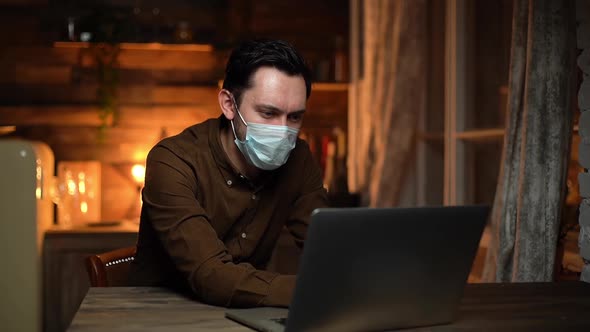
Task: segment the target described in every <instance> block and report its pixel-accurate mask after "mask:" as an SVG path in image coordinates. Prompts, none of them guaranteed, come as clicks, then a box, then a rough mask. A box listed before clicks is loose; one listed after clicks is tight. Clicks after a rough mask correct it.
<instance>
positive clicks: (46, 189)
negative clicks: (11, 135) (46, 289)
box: [0, 139, 54, 331]
mask: <svg viewBox="0 0 590 332" xmlns="http://www.w3.org/2000/svg"><path fill="white" fill-rule="evenodd" d="M53 175H54V156H53V152H52V151H51V149H50V148H49V147H48V146H47V145H45V144H43V143H37V142H30V141H24V140H16V139H2V140H0V262H1V263H0V266H1V267H0V330H3V331H41V329H42V308H43V294H42V293H43V290H42V283H43V278H42V275H43V268H42V266H43V265H42V248H43V237H44V233H45V230H46V229H47V228H49V227H50V226H51V225H52V224H53V218H54V216H53V203H52V200H51V197H50V196H51V195H50V190H51V184H52V179H53Z"/></svg>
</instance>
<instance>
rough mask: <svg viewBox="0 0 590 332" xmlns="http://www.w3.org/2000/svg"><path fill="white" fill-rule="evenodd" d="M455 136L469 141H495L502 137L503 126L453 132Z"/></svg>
mask: <svg viewBox="0 0 590 332" xmlns="http://www.w3.org/2000/svg"><path fill="white" fill-rule="evenodd" d="M454 136H455V138H457V139H460V140H464V141H469V142H481V141H496V140H499V139H503V138H504V128H492V129H475V130H467V131H462V132H458V133H455V135H454Z"/></svg>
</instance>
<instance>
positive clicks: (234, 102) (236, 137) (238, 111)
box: [228, 91, 248, 140]
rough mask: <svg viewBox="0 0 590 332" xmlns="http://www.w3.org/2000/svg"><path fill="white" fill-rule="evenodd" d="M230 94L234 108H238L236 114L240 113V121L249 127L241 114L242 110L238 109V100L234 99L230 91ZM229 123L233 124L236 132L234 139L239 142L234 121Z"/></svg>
mask: <svg viewBox="0 0 590 332" xmlns="http://www.w3.org/2000/svg"><path fill="white" fill-rule="evenodd" d="M228 93H229V95H230V97H231V100H232V102H233V104H234V107H235V108H236V112H237V113H238V116H239V117H240V120H242V123H244V126H246V127H248V124H247V123H246V121H245V120H244V118H243V117H242V114H240V109H239V108H238V104H237V103H236V99H235V98H234V95H233V93H231V92H229V91H228ZM229 123H230V124H231V130H232V131H233V132H234V138H235V139H238V140H239V138H238V135H236V128H235V127H234V121H233V120H232V121H230V122H229Z"/></svg>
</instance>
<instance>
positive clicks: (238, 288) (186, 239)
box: [143, 146, 295, 307]
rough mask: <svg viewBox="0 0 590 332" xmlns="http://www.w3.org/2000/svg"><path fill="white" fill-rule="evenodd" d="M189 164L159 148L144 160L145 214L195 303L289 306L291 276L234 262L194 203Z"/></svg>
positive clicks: (167, 150) (193, 187)
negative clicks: (192, 295)
mask: <svg viewBox="0 0 590 332" xmlns="http://www.w3.org/2000/svg"><path fill="white" fill-rule="evenodd" d="M197 185H198V184H197V180H196V178H195V175H194V173H193V170H192V168H191V166H190V165H189V163H187V162H185V161H184V160H183V159H182V158H181V157H179V156H178V155H177V154H175V153H174V152H172V151H171V150H170V149H168V148H166V147H163V146H156V147H155V148H154V149H152V151H151V152H150V154H149V155H148V158H147V162H146V180H145V187H144V190H143V204H144V207H143V208H144V213H146V217H147V218H148V220H149V222H151V224H152V225H153V228H154V229H155V230H156V232H157V234H158V236H159V239H160V241H161V243H162V245H163V247H164V248H165V250H166V252H167V253H168V255H169V256H170V257H171V259H172V260H173V262H174V264H175V266H176V268H177V269H178V270H179V271H180V272H181V273H182V275H183V276H184V277H186V279H187V281H188V284H189V285H190V287H191V288H192V290H193V291H194V293H195V294H196V295H197V297H198V298H199V299H200V300H201V301H203V302H206V303H209V304H213V305H220V306H227V307H252V306H279V307H286V306H288V305H289V303H290V301H291V297H292V293H293V289H294V287H295V276H292V275H280V274H277V273H273V272H268V271H263V270H257V269H255V268H254V267H253V266H252V265H251V264H248V263H239V264H235V263H234V262H233V259H232V256H231V255H230V254H229V253H228V250H227V248H226V247H225V245H224V243H223V242H222V241H221V240H220V239H219V237H218V234H217V232H216V231H215V230H214V229H213V227H212V226H211V224H210V222H209V220H208V217H207V214H206V212H205V210H204V209H203V208H202V206H201V205H200V204H199V202H198V201H197V199H196V195H195V193H196V187H197Z"/></svg>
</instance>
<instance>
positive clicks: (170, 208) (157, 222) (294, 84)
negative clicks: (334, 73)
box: [130, 40, 327, 307]
mask: <svg viewBox="0 0 590 332" xmlns="http://www.w3.org/2000/svg"><path fill="white" fill-rule="evenodd" d="M310 93H311V79H310V73H309V70H308V68H307V67H306V65H305V62H304V60H303V58H302V57H301V56H300V55H299V54H298V53H297V51H296V50H295V49H294V48H293V47H292V46H291V45H289V44H288V43H286V42H283V41H276V40H257V41H250V42H246V43H244V44H242V45H240V46H239V47H238V48H236V49H235V50H234V51H233V52H232V54H231V55H230V58H229V60H228V63H227V68H226V77H225V80H224V83H223V89H222V90H221V91H220V92H219V94H218V100H219V106H220V107H221V111H222V113H223V114H222V115H221V116H220V117H219V118H217V119H210V120H207V121H205V122H203V123H201V124H197V125H194V126H192V127H189V128H187V129H185V130H184V131H183V132H182V133H180V134H179V135H177V136H174V137H170V138H167V139H164V140H163V141H161V142H160V143H158V144H157V145H156V146H155V147H154V148H153V149H152V150H151V151H150V153H149V155H148V158H147V167H146V178H145V187H144V189H143V195H142V197H143V208H142V213H141V223H140V230H139V239H138V244H137V255H136V259H135V261H134V263H133V265H132V267H131V280H130V281H131V283H132V284H133V285H144V286H170V287H174V288H179V289H188V290H191V291H192V293H194V295H196V297H197V299H199V300H201V301H203V302H206V303H210V304H214V305H221V306H239V307H245V306H246V307H247V306H288V305H289V302H290V300H291V297H292V293H293V289H294V286H295V276H294V275H280V274H277V273H273V272H269V271H264V270H263V269H264V267H265V265H266V263H267V262H268V260H269V258H270V256H271V252H272V249H273V248H274V246H275V243H276V241H277V239H278V237H279V234H280V232H281V229H282V228H283V226H287V228H288V229H289V231H290V233H291V234H292V235H293V238H294V240H295V241H296V243H297V244H298V245H299V246H302V244H303V241H304V239H305V232H306V229H307V226H308V223H309V220H310V214H311V212H312V211H313V210H314V209H315V208H318V207H324V206H326V205H327V196H326V191H325V189H324V188H323V185H322V176H321V171H320V169H319V167H318V166H317V163H316V162H315V160H314V159H313V157H312V155H311V153H310V150H309V147H308V145H307V144H306V143H305V142H304V141H302V140H300V139H298V138H297V133H298V130H299V129H300V128H301V124H302V121H303V115H304V113H305V111H306V110H305V106H306V102H307V99H308V98H309V95H310Z"/></svg>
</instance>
